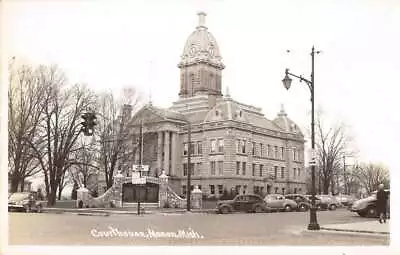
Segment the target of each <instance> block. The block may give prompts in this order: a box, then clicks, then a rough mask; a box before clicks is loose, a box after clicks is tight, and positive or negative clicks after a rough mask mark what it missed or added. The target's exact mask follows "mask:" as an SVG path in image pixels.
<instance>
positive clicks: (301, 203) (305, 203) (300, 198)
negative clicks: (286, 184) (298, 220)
mask: <svg viewBox="0 0 400 255" xmlns="http://www.w3.org/2000/svg"><path fill="white" fill-rule="evenodd" d="M285 198H287V199H291V200H293V201H295V202H296V203H297V208H298V210H299V211H301V212H305V211H308V210H309V209H310V208H311V201H310V200H309V199H308V198H307V197H306V196H305V195H302V194H288V195H285Z"/></svg>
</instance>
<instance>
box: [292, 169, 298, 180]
mask: <svg viewBox="0 0 400 255" xmlns="http://www.w3.org/2000/svg"><path fill="white" fill-rule="evenodd" d="M296 177H297V169H296V168H293V178H294V179H296Z"/></svg>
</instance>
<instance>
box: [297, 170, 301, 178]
mask: <svg viewBox="0 0 400 255" xmlns="http://www.w3.org/2000/svg"><path fill="white" fill-rule="evenodd" d="M297 176H299V177H300V168H297Z"/></svg>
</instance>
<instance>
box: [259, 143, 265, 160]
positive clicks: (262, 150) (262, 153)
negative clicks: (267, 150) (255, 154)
mask: <svg viewBox="0 0 400 255" xmlns="http://www.w3.org/2000/svg"><path fill="white" fill-rule="evenodd" d="M260 156H261V157H264V146H263V144H262V143H260Z"/></svg>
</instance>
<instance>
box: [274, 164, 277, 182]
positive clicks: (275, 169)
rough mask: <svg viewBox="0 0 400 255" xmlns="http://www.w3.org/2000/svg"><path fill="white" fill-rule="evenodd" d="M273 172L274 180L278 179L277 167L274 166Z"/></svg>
mask: <svg viewBox="0 0 400 255" xmlns="http://www.w3.org/2000/svg"><path fill="white" fill-rule="evenodd" d="M274 171H275V179H277V178H278V167H277V166H274Z"/></svg>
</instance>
